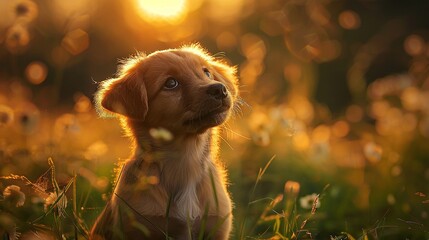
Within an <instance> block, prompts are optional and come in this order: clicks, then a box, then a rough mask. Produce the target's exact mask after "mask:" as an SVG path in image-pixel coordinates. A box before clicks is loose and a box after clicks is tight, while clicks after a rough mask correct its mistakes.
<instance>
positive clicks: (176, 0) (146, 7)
mask: <svg viewBox="0 0 429 240" xmlns="http://www.w3.org/2000/svg"><path fill="white" fill-rule="evenodd" d="M137 7H138V10H139V11H141V14H140V15H141V16H142V17H143V18H144V19H146V20H148V21H151V22H158V21H167V22H179V21H180V20H181V19H183V17H184V16H185V14H186V12H185V11H186V0H137Z"/></svg>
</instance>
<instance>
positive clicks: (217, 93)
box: [206, 83, 228, 100]
mask: <svg viewBox="0 0 429 240" xmlns="http://www.w3.org/2000/svg"><path fill="white" fill-rule="evenodd" d="M206 92H207V94H208V95H210V96H212V97H214V98H215V99H217V100H221V99H224V98H226V97H228V90H227V89H226V87H225V85H223V84H222V83H215V84H212V85H210V86H209V87H208V88H207V91H206Z"/></svg>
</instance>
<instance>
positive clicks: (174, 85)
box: [164, 77, 179, 90]
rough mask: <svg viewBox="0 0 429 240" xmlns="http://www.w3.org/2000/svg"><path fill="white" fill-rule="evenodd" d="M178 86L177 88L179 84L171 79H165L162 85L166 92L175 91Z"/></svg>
mask: <svg viewBox="0 0 429 240" xmlns="http://www.w3.org/2000/svg"><path fill="white" fill-rule="evenodd" d="M178 86H179V82H178V81H177V80H176V79H174V78H172V77H169V78H167V81H165V83H164V89H168V90H171V89H175V88H177V87H178Z"/></svg>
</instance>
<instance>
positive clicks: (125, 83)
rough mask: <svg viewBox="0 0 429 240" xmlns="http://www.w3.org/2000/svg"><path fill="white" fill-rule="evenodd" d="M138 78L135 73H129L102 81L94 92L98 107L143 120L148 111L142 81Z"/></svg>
mask: <svg viewBox="0 0 429 240" xmlns="http://www.w3.org/2000/svg"><path fill="white" fill-rule="evenodd" d="M138 80H139V79H138V77H137V76H136V75H129V76H123V77H121V78H114V79H109V80H106V81H104V82H102V83H101V85H100V88H99V90H98V92H97V93H96V100H97V105H98V107H100V106H101V107H102V108H104V109H106V110H108V111H109V112H111V113H117V114H120V115H123V116H126V117H128V118H132V119H136V120H144V119H145V117H146V114H147V111H148V101H147V92H146V87H145V85H144V82H143V81H142V80H140V81H138ZM99 112H100V111H99ZM101 114H102V113H101ZM102 115H103V114H102Z"/></svg>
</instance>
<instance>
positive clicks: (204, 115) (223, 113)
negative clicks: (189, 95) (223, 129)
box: [183, 105, 229, 127]
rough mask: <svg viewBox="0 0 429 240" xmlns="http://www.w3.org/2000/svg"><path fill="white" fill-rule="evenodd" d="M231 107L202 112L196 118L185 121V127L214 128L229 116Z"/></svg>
mask: <svg viewBox="0 0 429 240" xmlns="http://www.w3.org/2000/svg"><path fill="white" fill-rule="evenodd" d="M228 110H229V106H225V105H223V106H221V107H219V108H216V109H213V110H211V111H205V112H204V111H202V112H199V113H197V114H196V115H195V116H194V117H192V118H190V119H188V120H185V121H184V122H183V125H185V126H189V125H199V126H202V125H203V126H207V127H213V126H217V125H220V124H222V123H223V122H224V121H225V120H226V118H227V116H228Z"/></svg>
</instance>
